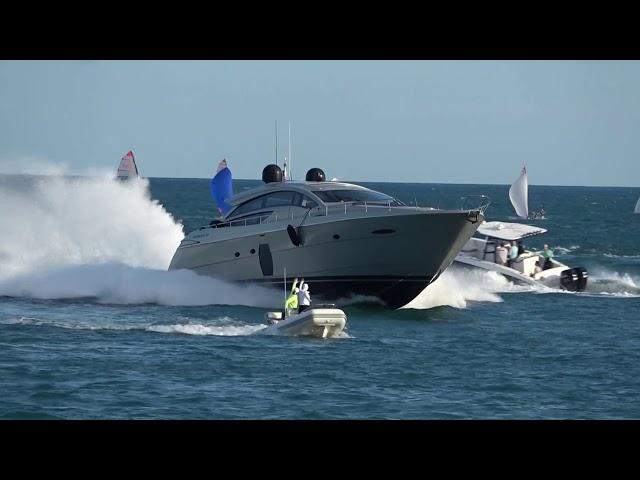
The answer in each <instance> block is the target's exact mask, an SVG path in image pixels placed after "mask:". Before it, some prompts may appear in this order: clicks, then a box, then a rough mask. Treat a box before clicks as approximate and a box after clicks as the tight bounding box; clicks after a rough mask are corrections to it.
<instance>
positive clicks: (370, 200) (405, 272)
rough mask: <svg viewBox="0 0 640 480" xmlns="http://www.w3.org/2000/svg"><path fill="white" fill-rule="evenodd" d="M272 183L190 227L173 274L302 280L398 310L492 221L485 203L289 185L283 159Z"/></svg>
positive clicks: (311, 177) (310, 182)
mask: <svg viewBox="0 0 640 480" xmlns="http://www.w3.org/2000/svg"><path fill="white" fill-rule="evenodd" d="M262 179H263V181H264V184H263V185H261V186H259V187H257V188H255V189H252V190H249V191H246V192H242V193H240V194H237V195H235V196H233V197H232V198H231V199H229V200H228V203H229V204H230V205H231V209H230V210H229V211H228V212H227V214H226V215H224V216H223V217H221V218H219V219H216V220H214V221H212V222H211V223H210V224H209V225H205V226H203V227H200V228H199V229H197V230H195V231H193V232H191V233H189V234H188V235H187V236H186V237H185V238H184V240H182V242H181V243H180V245H179V247H178V249H177V250H176V252H175V254H174V256H173V259H172V261H171V264H170V266H169V270H176V269H183V268H186V269H190V270H193V271H195V272H197V273H199V274H202V275H209V276H213V277H217V278H221V279H223V280H227V281H236V282H252V283H259V284H268V285H273V286H274V287H278V288H280V289H281V288H282V284H283V278H284V276H285V275H286V277H287V278H289V279H292V278H293V277H298V278H302V277H304V279H305V281H306V282H308V283H309V285H310V291H311V293H312V295H313V298H314V301H316V299H321V300H324V301H335V300H337V299H345V298H349V297H353V296H354V295H363V296H367V297H377V298H379V299H381V300H382V301H383V302H385V304H386V305H387V306H388V307H390V308H399V307H402V306H403V305H405V304H407V303H409V302H410V301H411V300H413V299H414V298H415V297H416V296H417V295H418V294H419V293H420V292H421V291H422V290H423V289H424V288H425V287H427V286H428V285H429V284H430V283H431V282H433V281H434V280H435V279H436V278H438V276H439V275H440V274H441V273H442V272H443V271H444V270H445V269H446V268H447V267H448V266H449V265H450V264H451V262H453V260H454V258H455V257H456V255H457V254H458V252H459V251H460V249H461V248H462V247H463V246H464V244H465V243H466V242H467V241H468V240H469V238H470V237H471V236H472V235H473V234H474V233H475V231H476V229H477V228H478V226H479V225H480V224H481V223H482V221H483V220H484V216H483V208H482V207H478V208H475V209H471V210H440V209H433V208H422V207H417V206H409V205H405V204H404V203H402V202H400V201H398V200H396V199H394V198H392V197H390V196H388V195H385V194H384V193H380V192H377V191H374V190H370V189H368V188H365V187H362V186H359V185H354V184H350V183H343V182H328V181H325V175H324V172H322V170H320V169H318V168H314V169H311V170H309V172H308V173H307V176H306V181H304V182H292V181H282V171H281V170H280V168H279V167H277V166H276V165H268V166H267V167H265V169H264V171H263V175H262Z"/></svg>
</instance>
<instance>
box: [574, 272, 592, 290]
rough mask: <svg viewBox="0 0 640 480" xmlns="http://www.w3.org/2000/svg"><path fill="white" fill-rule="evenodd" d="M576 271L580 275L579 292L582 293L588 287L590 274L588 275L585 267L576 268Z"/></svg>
mask: <svg viewBox="0 0 640 480" xmlns="http://www.w3.org/2000/svg"><path fill="white" fill-rule="evenodd" d="M574 270H575V271H576V272H577V274H578V291H579V292H582V291H583V290H584V289H585V288H586V287H587V279H588V278H589V274H588V273H587V269H586V268H583V267H576V268H574Z"/></svg>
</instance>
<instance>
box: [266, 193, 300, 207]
mask: <svg viewBox="0 0 640 480" xmlns="http://www.w3.org/2000/svg"><path fill="white" fill-rule="evenodd" d="M293 196H294V192H274V193H270V194H269V195H265V196H264V207H265V208H271V207H288V206H290V205H293Z"/></svg>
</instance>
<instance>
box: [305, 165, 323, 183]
mask: <svg viewBox="0 0 640 480" xmlns="http://www.w3.org/2000/svg"><path fill="white" fill-rule="evenodd" d="M306 180H307V182H324V181H325V180H326V177H325V175H324V172H323V171H322V170H321V169H319V168H312V169H311V170H309V171H308V172H307V176H306Z"/></svg>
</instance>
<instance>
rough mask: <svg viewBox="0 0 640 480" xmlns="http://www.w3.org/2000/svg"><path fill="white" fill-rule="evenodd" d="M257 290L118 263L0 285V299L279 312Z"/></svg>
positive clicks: (268, 294) (273, 298)
mask: <svg viewBox="0 0 640 480" xmlns="http://www.w3.org/2000/svg"><path fill="white" fill-rule="evenodd" d="M280 293H281V292H280V291H279V290H278V291H277V292H276V291H274V290H273V289H270V288H267V287H262V286H259V285H240V284H231V283H228V282H225V281H222V280H219V279H216V278H212V277H205V276H202V275H198V274H196V273H194V272H192V271H191V270H172V271H169V272H167V271H164V270H151V269H146V268H141V267H138V268H134V267H130V266H127V265H122V264H101V265H74V266H66V267H58V268H52V269H48V270H46V271H41V272H31V273H26V274H23V275H19V276H15V277H12V278H9V279H5V280H0V295H4V296H9V297H28V298H39V299H49V300H50V299H90V300H92V301H95V302H96V303H107V304H128V305H135V304H145V303H149V304H157V305H184V306H197V305H244V306H250V307H264V308H275V307H279V306H281V305H280V300H281V298H282V297H281V295H280Z"/></svg>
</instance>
